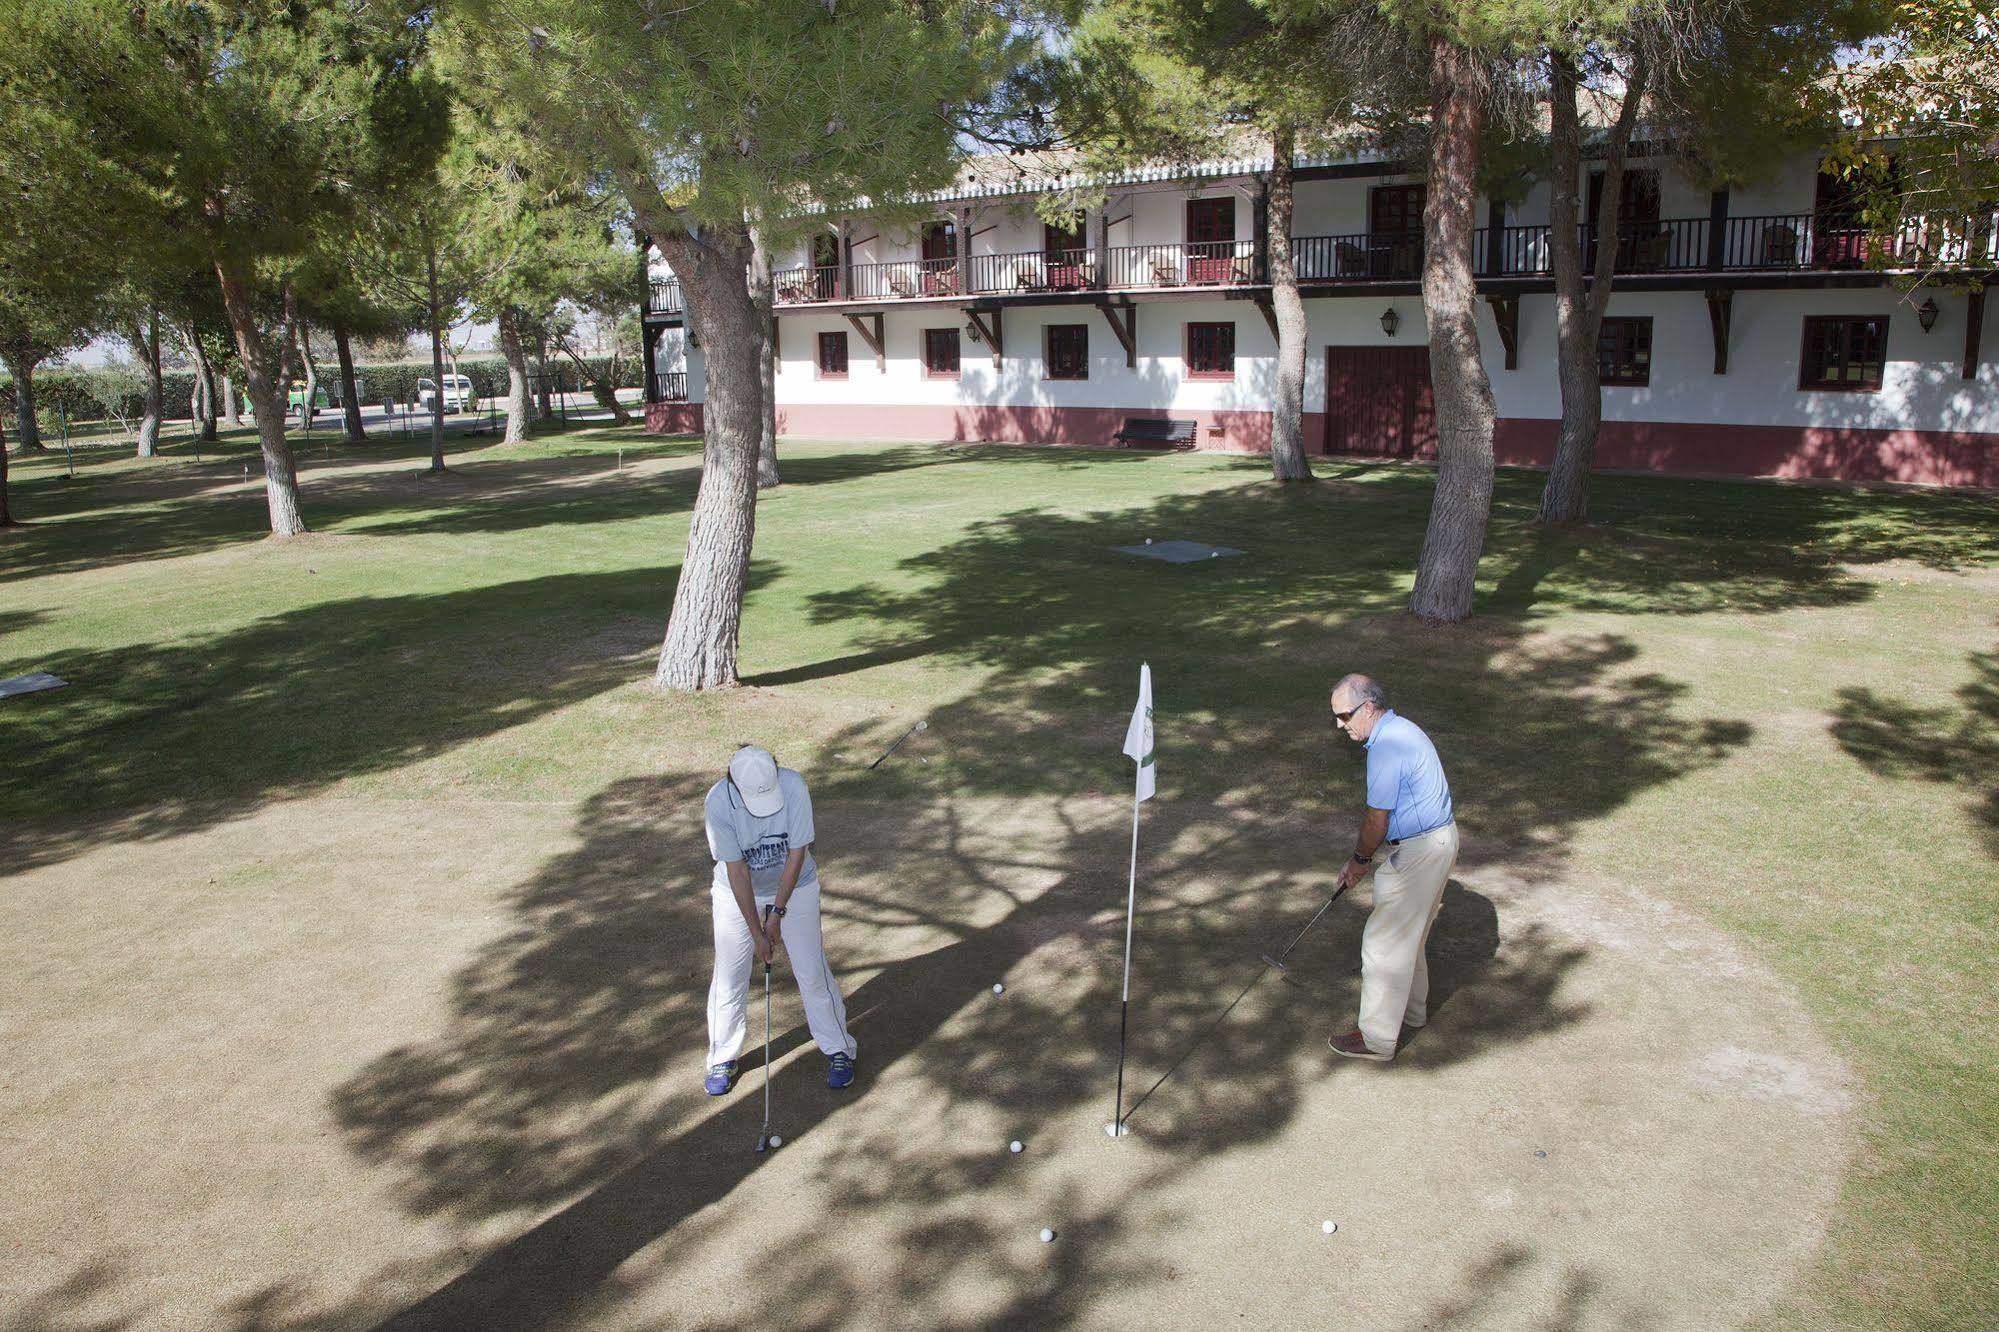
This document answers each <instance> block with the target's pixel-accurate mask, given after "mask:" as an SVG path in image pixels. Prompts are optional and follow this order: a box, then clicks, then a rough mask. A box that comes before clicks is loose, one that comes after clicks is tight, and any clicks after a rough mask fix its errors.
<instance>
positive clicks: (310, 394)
mask: <svg viewBox="0 0 1999 1332" xmlns="http://www.w3.org/2000/svg"><path fill="white" fill-rule="evenodd" d="M298 363H299V365H300V366H301V367H302V368H303V369H304V371H305V394H304V396H303V398H302V399H301V400H300V402H299V408H298V420H299V424H300V425H302V426H304V427H305V428H306V429H307V430H310V429H312V423H313V418H315V417H317V416H318V415H319V367H318V366H317V365H315V364H313V359H312V329H311V328H310V327H308V326H307V325H306V323H305V321H304V320H300V321H299V326H298Z"/></svg>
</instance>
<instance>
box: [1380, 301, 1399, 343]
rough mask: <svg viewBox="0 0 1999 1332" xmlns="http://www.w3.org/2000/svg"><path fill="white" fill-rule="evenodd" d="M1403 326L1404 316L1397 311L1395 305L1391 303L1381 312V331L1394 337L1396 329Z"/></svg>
mask: <svg viewBox="0 0 1999 1332" xmlns="http://www.w3.org/2000/svg"><path fill="white" fill-rule="evenodd" d="M1401 327H1402V316H1401V315H1399V314H1397V313H1395V307H1394V306H1392V305H1391V306H1389V307H1388V308H1387V309H1386V310H1383V311H1382V312H1381V331H1382V332H1383V333H1386V334H1387V335H1388V336H1389V337H1391V338H1392V337H1394V336H1395V330H1396V329H1398V328H1401Z"/></svg>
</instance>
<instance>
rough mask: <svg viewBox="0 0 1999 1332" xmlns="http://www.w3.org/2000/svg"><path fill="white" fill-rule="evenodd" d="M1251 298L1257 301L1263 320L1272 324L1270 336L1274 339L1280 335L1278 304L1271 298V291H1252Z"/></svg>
mask: <svg viewBox="0 0 1999 1332" xmlns="http://www.w3.org/2000/svg"><path fill="white" fill-rule="evenodd" d="M1249 298H1250V299H1251V300H1252V301H1255V302H1256V308H1257V310H1258V311H1259V312H1261V313H1262V315H1263V322H1264V323H1266V324H1268V325H1270V336H1271V337H1272V338H1273V339H1274V338H1276V337H1278V332H1277V304H1276V302H1274V301H1273V300H1271V298H1270V293H1269V292H1267V291H1257V292H1251V293H1250V297H1249Z"/></svg>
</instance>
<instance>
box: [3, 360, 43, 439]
mask: <svg viewBox="0 0 1999 1332" xmlns="http://www.w3.org/2000/svg"><path fill="white" fill-rule="evenodd" d="M36 364H37V362H36V361H35V360H33V359H31V358H30V357H29V356H9V357H7V372H8V373H9V374H11V375H13V376H14V421H15V426H14V433H15V436H16V437H17V438H18V439H19V440H20V441H21V442H20V444H18V445H17V446H16V450H17V451H18V452H20V453H24V454H26V453H47V452H48V447H47V446H46V445H44V444H43V443H42V425H41V422H40V421H37V420H36V419H35V366H36Z"/></svg>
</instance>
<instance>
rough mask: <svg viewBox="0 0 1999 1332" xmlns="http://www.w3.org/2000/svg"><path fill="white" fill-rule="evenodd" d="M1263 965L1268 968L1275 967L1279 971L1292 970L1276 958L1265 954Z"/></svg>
mask: <svg viewBox="0 0 1999 1332" xmlns="http://www.w3.org/2000/svg"><path fill="white" fill-rule="evenodd" d="M1263 965H1264V966H1266V967H1273V968H1275V969H1276V970H1278V971H1289V970H1290V969H1291V968H1289V967H1287V966H1285V965H1284V964H1283V963H1282V962H1279V961H1278V960H1277V959H1276V958H1274V957H1272V956H1271V955H1270V954H1268V953H1265V954H1264V955H1263Z"/></svg>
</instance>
